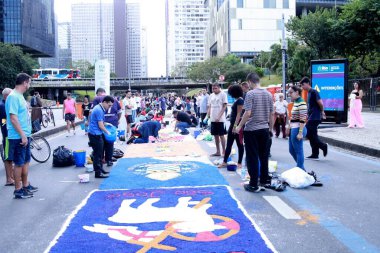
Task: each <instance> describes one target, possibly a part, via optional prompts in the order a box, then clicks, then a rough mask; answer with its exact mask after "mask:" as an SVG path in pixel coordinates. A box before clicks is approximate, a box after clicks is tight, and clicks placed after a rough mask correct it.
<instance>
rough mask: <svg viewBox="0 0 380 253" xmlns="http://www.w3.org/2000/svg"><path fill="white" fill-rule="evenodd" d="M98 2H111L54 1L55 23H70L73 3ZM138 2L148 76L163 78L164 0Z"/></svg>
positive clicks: (141, 0)
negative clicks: (144, 31)
mask: <svg viewBox="0 0 380 253" xmlns="http://www.w3.org/2000/svg"><path fill="white" fill-rule="evenodd" d="M100 1H102V3H107V2H108V3H110V2H113V0H55V2H54V4H55V6H54V8H55V13H56V16H57V21H58V22H67V21H71V4H73V3H94V2H95V3H99V2H100ZM127 1H128V2H132V1H133V0H127ZM134 1H135V2H136V1H137V0H134ZM138 2H139V3H141V7H140V11H141V24H142V26H144V27H146V29H147V50H148V76H149V77H159V76H161V75H163V76H165V74H166V69H165V68H166V60H165V57H166V46H165V0H138Z"/></svg>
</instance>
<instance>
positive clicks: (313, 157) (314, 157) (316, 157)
mask: <svg viewBox="0 0 380 253" xmlns="http://www.w3.org/2000/svg"><path fill="white" fill-rule="evenodd" d="M306 159H309V160H315V161H318V160H319V157H318V156H316V155H311V156H308V157H306Z"/></svg>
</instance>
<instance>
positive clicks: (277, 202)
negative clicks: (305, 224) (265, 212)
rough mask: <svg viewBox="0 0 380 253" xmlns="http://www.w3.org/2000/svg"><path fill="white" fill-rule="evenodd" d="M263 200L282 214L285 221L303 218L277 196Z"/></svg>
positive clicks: (265, 197) (266, 197)
mask: <svg viewBox="0 0 380 253" xmlns="http://www.w3.org/2000/svg"><path fill="white" fill-rule="evenodd" d="M263 198H264V199H265V200H266V201H268V203H269V204H270V205H271V206H272V207H273V208H274V209H276V211H277V212H278V213H279V214H281V216H283V217H284V218H285V219H288V220H300V219H301V216H299V215H298V213H296V211H294V209H293V208H291V207H290V206H289V205H288V204H286V203H285V202H284V201H283V200H282V199H280V198H279V197H277V196H263Z"/></svg>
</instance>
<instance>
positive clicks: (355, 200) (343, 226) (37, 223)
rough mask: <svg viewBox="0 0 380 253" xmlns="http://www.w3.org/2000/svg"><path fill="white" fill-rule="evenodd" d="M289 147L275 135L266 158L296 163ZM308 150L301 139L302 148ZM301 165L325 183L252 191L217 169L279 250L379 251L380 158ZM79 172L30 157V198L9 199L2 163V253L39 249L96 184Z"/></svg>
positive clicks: (78, 145) (69, 140)
mask: <svg viewBox="0 0 380 253" xmlns="http://www.w3.org/2000/svg"><path fill="white" fill-rule="evenodd" d="M49 142H50V145H51V147H52V149H54V148H56V147H57V146H59V145H65V146H66V147H68V148H70V149H73V150H81V149H85V150H90V149H89V147H88V145H87V137H86V136H85V135H84V134H83V132H82V131H79V132H78V133H77V135H76V136H71V137H65V135H64V134H63V133H62V134H60V135H56V136H53V137H50V138H49ZM200 144H201V145H202V147H203V148H204V149H205V150H208V151H209V153H211V152H212V151H214V150H213V149H214V148H212V147H210V146H209V144H208V143H207V142H200ZM287 150H288V144H287V141H286V140H283V139H274V141H273V146H272V152H271V153H272V158H271V159H272V160H275V161H278V163H279V171H284V170H286V169H289V168H292V167H293V166H294V165H295V162H293V161H292V159H291V156H290V155H289V153H288V151H287ZM309 153H310V148H309V144H308V143H305V154H306V155H309ZM235 159H236V158H235ZM305 165H306V168H307V170H314V171H315V172H316V173H317V175H318V176H319V178H320V179H321V181H322V182H323V183H324V186H323V187H320V188H317V187H309V188H307V189H301V190H297V189H291V188H287V190H286V191H285V192H275V191H272V190H266V191H265V192H261V193H257V194H255V193H249V192H245V191H244V190H243V188H242V181H241V179H240V176H239V175H237V174H236V173H234V172H227V171H226V170H225V169H223V170H221V172H222V174H223V175H224V176H225V177H226V179H227V180H228V181H229V183H230V185H231V187H232V188H233V190H234V192H235V194H236V196H237V198H238V199H239V200H240V201H241V203H242V205H243V206H244V207H245V209H246V210H247V212H248V214H249V215H250V216H251V217H252V218H253V219H254V220H255V222H256V223H257V224H258V225H259V226H260V228H261V229H262V231H263V232H264V233H265V234H266V236H267V237H268V238H269V240H270V241H271V242H272V243H273V245H274V246H275V248H276V249H277V250H278V251H279V252H289V253H294V252H297V253H298V252H339V253H341V252H380V251H379V249H380V229H379V227H380V215H379V207H380V204H379V203H380V195H379V192H380V184H379V182H380V160H373V159H370V158H366V157H362V156H359V155H356V154H348V153H347V152H344V151H340V150H337V149H333V148H331V147H330V150H329V154H328V156H327V158H324V159H321V160H320V161H306V164H305ZM84 172H85V168H75V167H68V168H53V167H52V160H51V159H50V160H49V161H48V162H47V163H45V164H38V163H36V162H34V161H33V162H32V163H31V166H30V176H29V178H30V182H31V183H32V184H33V185H35V186H38V187H39V191H38V192H37V193H35V196H34V197H33V198H31V199H27V200H15V199H13V194H12V193H13V190H14V189H13V188H12V187H5V186H2V185H3V183H4V182H5V173H4V170H3V168H2V167H1V169H0V182H1V186H0V200H1V201H0V214H1V216H0V234H1V237H0V252H1V253H8V252H12V253H16V252H23V253H24V252H43V251H44V250H45V249H46V247H47V246H48V245H49V242H50V241H51V240H53V238H54V237H55V236H56V234H57V233H58V231H59V230H60V228H61V226H62V225H63V223H64V222H65V220H66V218H67V217H68V216H69V215H70V213H71V212H72V211H73V210H74V209H75V207H76V206H77V205H79V204H80V203H81V201H82V200H83V199H84V198H85V197H86V196H87V195H88V194H89V192H91V191H92V190H94V189H97V188H98V186H99V184H100V183H101V180H100V179H96V180H95V179H94V177H93V174H92V175H91V179H90V180H91V181H90V183H88V184H79V183H78V175H79V174H82V173H84ZM266 196H277V197H279V199H280V201H283V202H284V203H286V205H288V206H289V207H290V208H291V209H293V210H294V211H295V212H297V214H298V215H299V217H300V218H301V219H286V218H284V217H283V216H282V215H281V214H280V212H279V211H277V210H276V209H275V208H274V207H272V205H271V204H270V203H269V202H268V201H267V200H266V199H265V198H264V197H266ZM280 211H281V210H280ZM90 251H91V250H90Z"/></svg>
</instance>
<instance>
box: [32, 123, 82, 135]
mask: <svg viewBox="0 0 380 253" xmlns="http://www.w3.org/2000/svg"><path fill="white" fill-rule="evenodd" d="M83 122H84V120H81V121H77V122H75V126H79V125H80V124H82V123H83ZM65 130H66V125H63V126H59V127H55V128H52V129H48V130H45V131H40V132H38V133H35V134H33V136H42V137H45V138H46V137H49V136H50V135H53V134H56V133H59V132H62V131H65Z"/></svg>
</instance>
